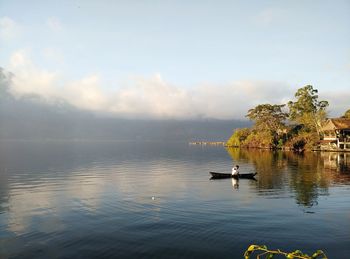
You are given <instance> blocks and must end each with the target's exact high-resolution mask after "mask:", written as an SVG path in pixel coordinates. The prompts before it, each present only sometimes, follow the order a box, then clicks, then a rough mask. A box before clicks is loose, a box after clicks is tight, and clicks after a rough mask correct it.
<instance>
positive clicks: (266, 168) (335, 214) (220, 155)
mask: <svg viewBox="0 0 350 259" xmlns="http://www.w3.org/2000/svg"><path fill="white" fill-rule="evenodd" d="M233 164H239V165H240V166H241V172H258V177H257V181H254V180H244V179H241V180H240V181H239V186H238V188H237V186H234V184H235V183H233V182H232V180H231V179H223V180H210V179H209V171H210V170H214V171H219V172H229V171H230V170H231V167H232V165H233ZM349 168H350V157H349V154H346V153H345V154H337V153H316V152H315V153H306V154H304V155H298V154H294V153H292V152H287V153H283V152H270V151H263V150H239V149H230V150H226V149H225V148H223V147H212V146H206V147H202V146H190V145H188V144H187V143H186V142H180V143H179V142H125V141H124V142H118V141H115V142H105V141H104V142H99V141H90V142H86V141H76V142H72V141H1V145H0V172H1V174H0V175H1V181H0V236H1V250H0V253H1V255H2V257H5V258H7V257H9V258H72V257H79V258H94V257H114V258H124V257H138V258H140V257H146V258H151V257H154V256H155V255H157V257H162V258H179V257H187V258H194V257H195V258H213V257H215V258H239V257H241V256H242V254H243V252H244V251H245V249H246V248H247V247H248V246H249V244H252V243H256V244H266V245H268V246H269V247H271V248H280V249H285V250H287V251H290V250H296V249H301V250H302V251H304V252H308V253H312V252H314V251H316V250H317V249H322V250H324V251H325V252H326V254H327V255H328V256H329V258H344V255H345V254H347V253H349V252H350V249H349V238H350V232H349V229H350V228H349V227H350V223H349V222H350V221H349V215H350V208H349V206H348V201H349V198H350V173H349Z"/></svg>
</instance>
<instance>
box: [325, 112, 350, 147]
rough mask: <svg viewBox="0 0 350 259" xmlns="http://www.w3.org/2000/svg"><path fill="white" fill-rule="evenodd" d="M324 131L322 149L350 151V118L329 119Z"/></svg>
mask: <svg viewBox="0 0 350 259" xmlns="http://www.w3.org/2000/svg"><path fill="white" fill-rule="evenodd" d="M322 133H323V139H322V140H321V143H320V144H321V145H320V147H321V150H334V151H350V119H348V118H333V119H328V120H327V121H326V122H325V124H324V125H323V127H322Z"/></svg>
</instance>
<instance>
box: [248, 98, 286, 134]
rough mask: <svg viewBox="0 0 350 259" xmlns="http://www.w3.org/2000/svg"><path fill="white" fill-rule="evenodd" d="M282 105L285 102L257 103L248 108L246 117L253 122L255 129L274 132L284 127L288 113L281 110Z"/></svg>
mask: <svg viewBox="0 0 350 259" xmlns="http://www.w3.org/2000/svg"><path fill="white" fill-rule="evenodd" d="M284 106H285V104H274V105H271V104H259V105H258V106H256V107H255V108H253V109H250V110H249V111H248V114H247V115H246V117H247V118H249V119H250V120H252V121H254V122H255V125H254V128H255V129H256V130H261V131H271V132H273V133H275V132H278V131H280V130H282V129H284V128H285V123H284V122H285V120H286V118H287V117H288V113H286V112H284V111H283V110H282V108H283V107H284Z"/></svg>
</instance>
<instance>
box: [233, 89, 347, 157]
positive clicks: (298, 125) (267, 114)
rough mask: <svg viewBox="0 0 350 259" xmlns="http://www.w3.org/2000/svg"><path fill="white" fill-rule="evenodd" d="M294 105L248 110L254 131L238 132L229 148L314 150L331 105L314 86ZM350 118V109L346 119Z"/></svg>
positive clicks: (297, 96) (299, 95) (300, 91)
mask: <svg viewBox="0 0 350 259" xmlns="http://www.w3.org/2000/svg"><path fill="white" fill-rule="evenodd" d="M294 97H295V101H289V102H288V103H286V104H259V105H257V106H256V107H255V108H253V109H250V110H248V113H247V115H246V117H247V118H248V119H249V120H251V121H252V122H253V123H254V124H253V126H252V127H251V128H241V129H236V130H235V131H234V133H233V135H232V136H231V137H230V139H229V140H228V141H227V146H236V147H237V146H240V147H256V148H268V149H289V150H297V151H301V150H305V149H312V148H314V147H315V146H316V144H317V142H318V141H319V139H320V137H321V135H322V132H321V127H322V124H323V123H324V122H325V120H326V119H327V107H328V106H329V103H328V101H325V100H319V97H318V90H317V89H314V88H313V86H312V85H306V86H304V87H302V88H299V89H298V90H297V92H296V93H295V95H294ZM343 117H344V118H350V109H349V110H347V111H346V112H345V114H344V116H343Z"/></svg>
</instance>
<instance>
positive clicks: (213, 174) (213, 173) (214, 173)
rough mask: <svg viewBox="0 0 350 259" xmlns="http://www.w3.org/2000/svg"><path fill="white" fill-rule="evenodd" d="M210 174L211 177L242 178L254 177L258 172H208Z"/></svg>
mask: <svg viewBox="0 0 350 259" xmlns="http://www.w3.org/2000/svg"><path fill="white" fill-rule="evenodd" d="M209 173H210V174H211V179H223V178H239V179H241V178H244V179H255V178H254V176H256V175H257V174H258V173H246V174H239V175H232V174H225V173H217V172H209Z"/></svg>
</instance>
